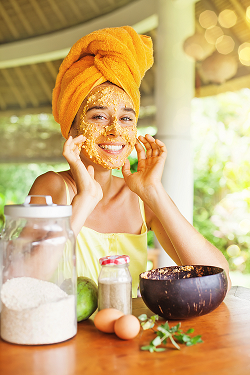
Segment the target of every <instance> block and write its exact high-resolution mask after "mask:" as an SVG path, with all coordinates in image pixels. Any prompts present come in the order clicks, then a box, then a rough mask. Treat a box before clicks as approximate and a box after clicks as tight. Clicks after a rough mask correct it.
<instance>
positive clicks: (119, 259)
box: [98, 255, 132, 314]
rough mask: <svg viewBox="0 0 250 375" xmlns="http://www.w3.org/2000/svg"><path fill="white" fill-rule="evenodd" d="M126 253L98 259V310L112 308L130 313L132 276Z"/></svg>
mask: <svg viewBox="0 0 250 375" xmlns="http://www.w3.org/2000/svg"><path fill="white" fill-rule="evenodd" d="M129 261H130V258H129V256H128V255H111V256H107V257H103V258H100V259H99V262H100V264H101V266H102V268H101V272H100V275H99V278H98V310H102V309H107V308H114V309H117V310H120V311H122V312H123V313H124V314H131V313H132V277H131V275H130V272H129Z"/></svg>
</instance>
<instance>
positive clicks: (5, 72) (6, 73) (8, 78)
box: [2, 69, 26, 108]
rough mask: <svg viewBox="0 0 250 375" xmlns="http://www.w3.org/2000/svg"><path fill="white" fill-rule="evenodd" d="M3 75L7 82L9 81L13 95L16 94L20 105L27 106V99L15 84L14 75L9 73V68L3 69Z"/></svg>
mask: <svg viewBox="0 0 250 375" xmlns="http://www.w3.org/2000/svg"><path fill="white" fill-rule="evenodd" d="M2 75H3V76H4V78H5V80H6V82H7V83H8V85H9V87H10V89H11V91H12V93H13V95H14V96H15V98H16V100H17V102H18V104H19V105H20V107H21V108H26V103H25V100H24V98H23V96H22V94H21V93H20V91H19V90H18V88H17V87H16V85H15V82H14V81H13V78H12V75H11V74H10V73H9V71H8V70H7V69H3V70H2Z"/></svg>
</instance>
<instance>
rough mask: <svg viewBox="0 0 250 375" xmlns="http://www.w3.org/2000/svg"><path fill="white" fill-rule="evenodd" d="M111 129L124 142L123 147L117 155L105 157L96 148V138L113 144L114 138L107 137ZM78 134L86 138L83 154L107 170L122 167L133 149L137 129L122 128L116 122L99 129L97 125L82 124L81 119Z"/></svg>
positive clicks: (133, 127)
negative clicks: (103, 138) (117, 133)
mask: <svg viewBox="0 0 250 375" xmlns="http://www.w3.org/2000/svg"><path fill="white" fill-rule="evenodd" d="M82 117H83V116H82ZM112 129H115V131H116V132H119V134H120V137H121V138H122V139H123V140H124V144H125V147H124V149H123V150H122V152H121V154H119V155H112V154H110V155H109V154H108V153H107V156H106V155H105V154H103V152H102V150H101V149H100V147H99V146H98V138H100V137H102V136H103V137H105V141H107V142H109V143H114V144H115V141H114V138H113V137H110V136H109V134H110V132H111V131H112ZM78 134H83V135H84V136H85V137H86V138H87V139H86V141H85V142H84V145H83V146H82V148H83V150H84V151H85V154H86V155H87V156H88V157H89V158H90V159H91V160H92V161H93V162H94V163H97V164H100V165H101V166H102V167H104V168H107V169H119V168H121V167H122V166H123V164H124V163H125V160H126V159H127V157H128V156H129V155H130V154H131V152H132V150H133V149H134V146H135V143H136V135H137V128H136V126H132V127H130V128H123V127H121V126H120V125H119V124H118V123H117V121H115V122H114V124H112V125H110V126H106V127H101V128H100V126H98V125H95V124H90V123H87V122H84V121H83V118H81V122H80V127H79V129H78Z"/></svg>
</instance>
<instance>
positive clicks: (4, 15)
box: [0, 2, 20, 39]
mask: <svg viewBox="0 0 250 375" xmlns="http://www.w3.org/2000/svg"><path fill="white" fill-rule="evenodd" d="M0 13H1V15H2V18H3V19H4V21H5V22H6V24H7V26H8V28H9V30H10V32H11V34H12V36H13V37H14V38H15V39H18V38H19V37H20V34H19V32H18V31H17V29H16V27H15V26H14V24H13V22H12V21H11V18H10V17H9V15H8V13H7V12H6V10H5V8H4V6H3V4H2V3H1V2H0Z"/></svg>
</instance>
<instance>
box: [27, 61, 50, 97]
mask: <svg viewBox="0 0 250 375" xmlns="http://www.w3.org/2000/svg"><path fill="white" fill-rule="evenodd" d="M31 69H32V70H33V72H34V73H35V75H36V77H37V79H38V81H39V82H40V84H41V86H42V88H43V91H44V92H45V94H46V96H47V99H49V101H51V99H52V90H51V87H50V86H49V85H48V83H47V81H46V80H45V79H44V77H43V75H42V73H41V71H40V69H39V67H38V66H37V64H32V65H31Z"/></svg>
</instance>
